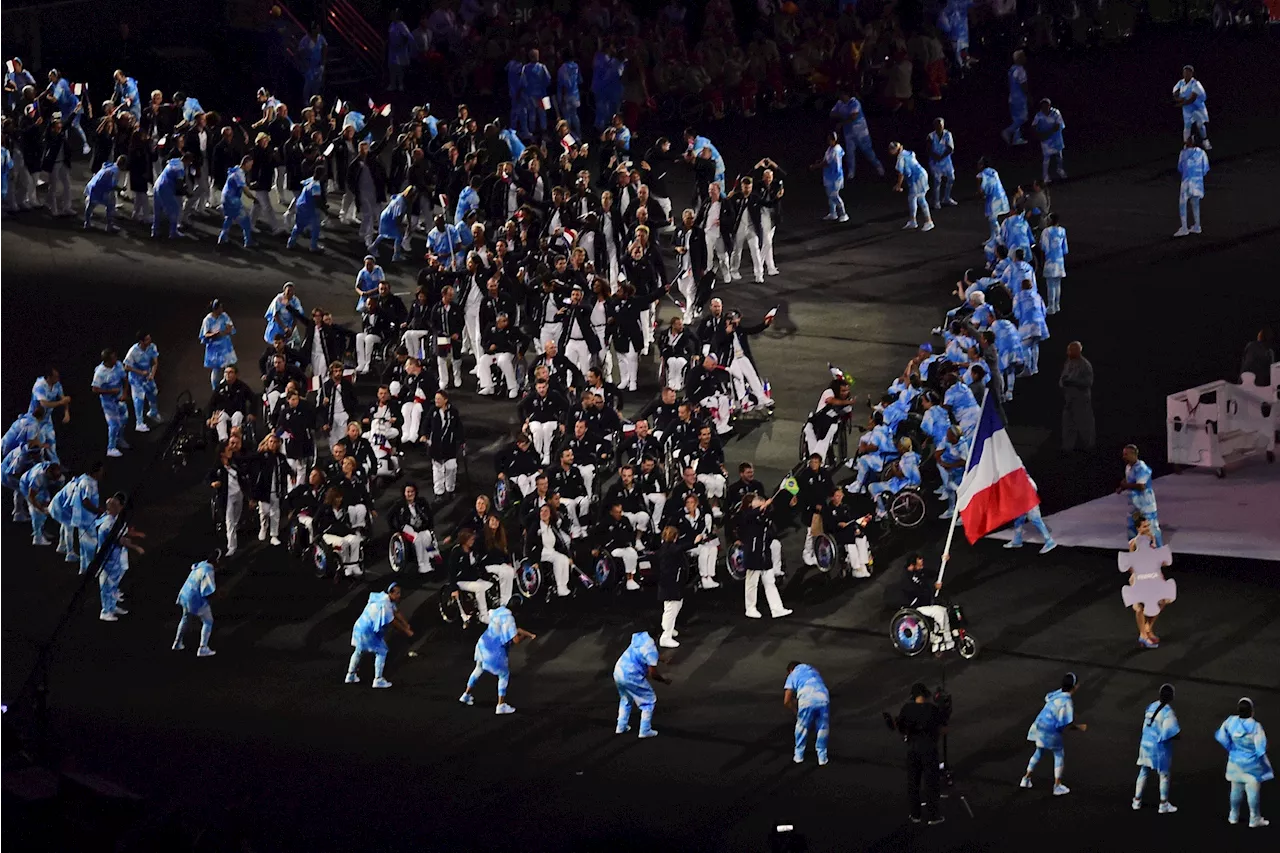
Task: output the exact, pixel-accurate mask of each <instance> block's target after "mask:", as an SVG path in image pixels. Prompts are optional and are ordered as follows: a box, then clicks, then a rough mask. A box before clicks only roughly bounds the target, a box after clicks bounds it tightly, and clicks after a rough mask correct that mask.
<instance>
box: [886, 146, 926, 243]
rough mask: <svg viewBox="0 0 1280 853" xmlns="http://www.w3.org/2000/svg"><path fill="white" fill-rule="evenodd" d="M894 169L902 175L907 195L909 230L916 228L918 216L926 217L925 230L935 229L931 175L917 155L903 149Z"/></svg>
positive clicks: (899, 153)
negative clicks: (930, 187) (930, 203)
mask: <svg viewBox="0 0 1280 853" xmlns="http://www.w3.org/2000/svg"><path fill="white" fill-rule="evenodd" d="M894 168H895V169H896V170H897V172H898V174H899V175H902V187H903V189H904V190H905V191H906V193H907V224H906V227H907V228H915V227H916V215H917V214H920V215H923V216H924V230H926V231H928V230H929V229H930V228H932V227H933V218H932V217H931V216H930V215H929V201H928V198H927V197H928V194H929V173H928V172H926V171H925V168H924V166H921V165H920V161H919V160H917V159H916V155H915V154H914V153H913V152H911V151H908V150H907V149H905V148H903V149H902V150H900V151H899V152H898V162H897V163H896V164H895V166H894Z"/></svg>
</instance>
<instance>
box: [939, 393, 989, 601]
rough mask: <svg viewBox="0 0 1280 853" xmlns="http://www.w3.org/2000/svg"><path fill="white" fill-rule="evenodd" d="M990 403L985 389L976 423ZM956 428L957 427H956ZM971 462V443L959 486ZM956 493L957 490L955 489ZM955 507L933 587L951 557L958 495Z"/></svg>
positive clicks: (956, 518)
mask: <svg viewBox="0 0 1280 853" xmlns="http://www.w3.org/2000/svg"><path fill="white" fill-rule="evenodd" d="M990 401H991V389H990V387H988V388H987V393H986V394H985V395H983V397H982V409H981V410H980V411H979V412H978V423H982V416H983V414H984V413H985V412H986V411H987V404H988V403H990ZM957 426H958V425H957ZM971 462H973V442H972V441H970V442H969V452H968V453H966V454H965V455H964V475H963V476H961V478H960V485H961V486H963V485H964V479H965V477H967V476H969V465H970V463H971ZM956 491H957V493H958V492H959V488H958V487H957V489H956ZM956 497H957V500H956V503H957V506H956V508H955V509H954V510H952V512H951V526H949V527H948V528H947V542H946V544H945V545H943V546H942V561H941V565H939V566H938V579H937V580H936V581H934V585H935V587H936V586H937V585H938V584H941V583H942V576H943V575H945V574H946V572H947V560H948V559H949V558H950V557H951V541H952V540H953V539H954V538H955V535H956V521H957V520H958V519H959V518H960V507H959V495H958V494H957V496H956Z"/></svg>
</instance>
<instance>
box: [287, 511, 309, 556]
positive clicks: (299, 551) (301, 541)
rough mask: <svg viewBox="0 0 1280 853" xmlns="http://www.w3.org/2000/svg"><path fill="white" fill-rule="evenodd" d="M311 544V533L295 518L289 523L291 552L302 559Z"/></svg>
mask: <svg viewBox="0 0 1280 853" xmlns="http://www.w3.org/2000/svg"><path fill="white" fill-rule="evenodd" d="M310 544H311V535H310V534H309V533H307V528H306V527H304V526H303V525H302V523H301V522H299V521H298V520H297V519H296V518H295V519H294V520H293V523H292V524H290V525H289V553H290V554H291V555H293V557H294V558H295V559H300V558H301V557H302V555H303V554H305V553H306V551H307V546H308V545H310Z"/></svg>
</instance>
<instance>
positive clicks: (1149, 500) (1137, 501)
mask: <svg viewBox="0 0 1280 853" xmlns="http://www.w3.org/2000/svg"><path fill="white" fill-rule="evenodd" d="M1121 458H1122V459H1124V479H1123V480H1121V481H1120V485H1118V486H1116V494H1120V493H1121V492H1127V493H1128V496H1129V508H1130V511H1129V513H1128V516H1127V519H1126V522H1127V529H1128V531H1129V538H1130V539H1132V538H1133V537H1135V536H1137V535H1138V523H1137V521H1135V520H1134V515H1135V514H1136V515H1138V516H1140V517H1141V518H1142V519H1143V520H1144V521H1146V522H1147V523H1149V524H1150V525H1151V536H1152V539H1153V540H1154V541H1155V543H1156V547H1157V548H1159V547H1161V546H1163V545H1164V535H1163V534H1162V533H1161V532H1160V516H1159V513H1158V511H1157V509H1156V493H1155V491H1154V490H1153V489H1152V488H1151V466H1150V465H1148V464H1147V463H1146V462H1143V461H1142V460H1141V459H1139V458H1138V446H1137V445H1136V444H1126V445H1125V446H1124V450H1123V451H1121Z"/></svg>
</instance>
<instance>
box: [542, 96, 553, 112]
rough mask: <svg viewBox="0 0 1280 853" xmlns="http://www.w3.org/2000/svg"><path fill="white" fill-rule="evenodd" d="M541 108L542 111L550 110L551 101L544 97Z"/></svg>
mask: <svg viewBox="0 0 1280 853" xmlns="http://www.w3.org/2000/svg"><path fill="white" fill-rule="evenodd" d="M542 108H543V109H544V110H549V109H551V99H550V98H546V97H544V98H543V99H542Z"/></svg>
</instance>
